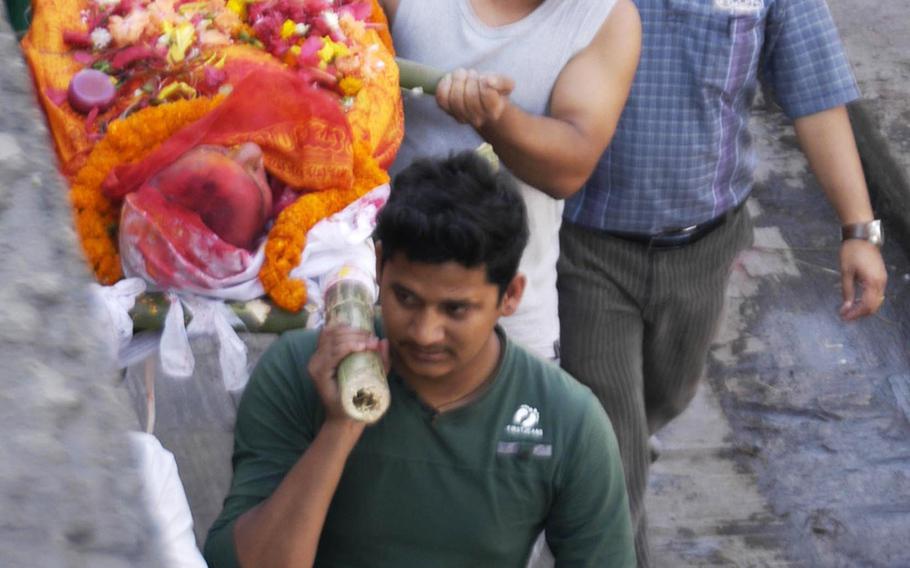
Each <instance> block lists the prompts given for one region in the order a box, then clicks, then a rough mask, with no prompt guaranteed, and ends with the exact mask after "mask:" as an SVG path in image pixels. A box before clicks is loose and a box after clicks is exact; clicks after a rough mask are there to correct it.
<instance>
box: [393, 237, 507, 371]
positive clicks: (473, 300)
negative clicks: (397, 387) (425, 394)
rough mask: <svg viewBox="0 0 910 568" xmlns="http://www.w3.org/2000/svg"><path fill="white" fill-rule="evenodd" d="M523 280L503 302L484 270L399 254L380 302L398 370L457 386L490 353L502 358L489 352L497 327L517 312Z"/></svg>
mask: <svg viewBox="0 0 910 568" xmlns="http://www.w3.org/2000/svg"><path fill="white" fill-rule="evenodd" d="M523 278H524V277H523V276H517V277H516V280H520V283H519V284H517V285H516V284H515V283H514V282H513V284H511V285H510V286H509V289H507V291H506V294H505V295H504V296H503V298H502V300H501V301H500V298H499V288H498V287H497V286H496V285H495V284H491V283H490V282H489V281H488V280H487V275H486V269H485V267H483V266H480V267H474V268H465V267H464V266H462V265H461V264H458V263H456V262H446V263H443V264H426V263H421V262H412V261H410V260H408V258H407V257H406V256H405V255H404V254H401V253H399V254H395V255H394V256H392V257H391V258H389V259H387V260H386V261H385V263H384V265H383V266H382V267H381V272H380V278H379V283H380V303H381V305H382V319H383V324H384V328H385V333H386V336H387V337H388V339H389V343H390V347H391V351H392V357H393V366H394V368H395V370H396V371H397V372H398V373H399V374H401V375H402V376H404V377H405V378H408V379H414V380H418V381H427V380H431V381H437V380H453V381H458V380H460V379H461V378H463V377H465V376H470V375H471V374H472V373H473V372H474V371H475V370H476V369H477V368H482V367H483V365H484V364H486V363H489V362H488V361H486V359H485V357H487V356H488V355H489V353H491V352H492V353H493V354H494V357H495V356H496V355H498V350H496V349H494V350H492V351H491V350H490V344H489V342H491V341H497V340H496V338H495V335H494V333H493V327H494V326H495V325H496V321H497V320H498V319H499V317H500V316H503V315H510V314H511V313H513V312H514V311H515V308H517V306H518V301H519V300H520V299H521V291H522V289H523V283H524V280H523Z"/></svg>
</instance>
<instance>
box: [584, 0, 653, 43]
mask: <svg viewBox="0 0 910 568" xmlns="http://www.w3.org/2000/svg"><path fill="white" fill-rule="evenodd" d="M617 41H619V42H621V43H640V42H641V17H639V15H638V8H636V7H635V3H634V2H632V0H616V5H615V6H613V9H612V10H611V11H610V15H609V16H607V19H606V20H604V23H603V25H602V26H600V30H599V31H598V32H597V35H596V36H594V40H593V42H592V43H602V42H608V43H610V44H611V45H613V46H615V45H617V43H616V42H617Z"/></svg>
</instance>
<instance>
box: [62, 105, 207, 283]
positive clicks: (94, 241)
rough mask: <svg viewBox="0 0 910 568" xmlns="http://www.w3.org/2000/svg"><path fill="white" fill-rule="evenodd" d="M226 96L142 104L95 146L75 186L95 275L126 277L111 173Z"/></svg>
mask: <svg viewBox="0 0 910 568" xmlns="http://www.w3.org/2000/svg"><path fill="white" fill-rule="evenodd" d="M220 102H221V98H220V97H219V98H215V99H209V98H196V99H191V100H181V101H176V102H173V103H169V104H166V105H161V106H157V107H148V108H145V109H142V110H140V111H138V112H136V113H135V114H132V115H130V116H128V117H127V118H124V119H120V120H116V121H114V122H112V123H111V124H110V126H109V127H108V130H107V134H106V135H105V137H104V138H103V139H101V141H100V142H98V144H96V145H95V147H94V148H93V149H92V152H91V154H90V155H89V157H88V160H87V161H86V163H85V165H84V166H83V167H82V169H80V170H79V173H78V174H76V178H75V180H74V181H73V184H72V188H71V189H70V200H71V201H72V204H73V212H74V216H75V223H76V232H77V233H78V234H79V240H80V241H81V243H82V250H83V251H84V252H85V256H86V259H87V260H88V262H89V264H90V265H91V267H92V270H93V271H94V273H95V276H96V278H97V279H98V281H99V282H101V283H102V284H105V285H111V284H114V283H115V282H117V281H118V280H120V279H121V278H123V270H122V268H121V266H120V254H119V253H118V251H117V225H118V224H119V215H120V208H119V207H117V206H115V205H114V204H113V203H111V201H110V200H109V199H108V198H107V197H105V196H104V194H103V193H101V184H102V183H103V182H104V179H105V178H106V177H107V175H108V173H110V171H111V170H112V169H113V168H114V167H116V166H119V165H121V164H125V163H129V162H135V161H138V160H141V159H142V158H144V157H145V156H147V155H148V154H149V153H151V152H152V150H154V149H155V148H156V147H158V145H160V144H161V143H162V142H164V141H165V140H167V139H168V138H170V137H171V136H172V135H173V134H174V133H175V132H177V131H178V130H180V129H181V128H183V127H184V126H186V125H187V124H189V123H191V122H194V121H196V120H198V119H200V118H202V117H203V116H204V115H205V114H207V113H208V112H209V111H211V110H212V109H213V108H215V106H217V105H218V104H219V103H220Z"/></svg>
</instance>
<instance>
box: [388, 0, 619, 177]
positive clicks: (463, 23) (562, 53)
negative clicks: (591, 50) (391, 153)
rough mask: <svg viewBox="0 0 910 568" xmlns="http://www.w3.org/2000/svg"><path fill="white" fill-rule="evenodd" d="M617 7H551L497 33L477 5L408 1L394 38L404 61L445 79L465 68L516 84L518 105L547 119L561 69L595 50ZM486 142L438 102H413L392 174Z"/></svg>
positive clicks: (603, 1) (576, 1)
mask: <svg viewBox="0 0 910 568" xmlns="http://www.w3.org/2000/svg"><path fill="white" fill-rule="evenodd" d="M614 2H615V0H544V2H543V3H542V4H541V5H540V6H538V7H537V9H535V10H534V11H533V12H532V13H530V14H529V15H527V16H525V17H524V18H522V19H521V20H519V21H517V22H514V23H511V24H508V25H505V26H498V27H491V26H488V25H486V24H484V23H483V22H481V21H480V19H479V18H478V17H477V15H476V14H475V12H474V9H473V8H472V7H471V2H470V0H401V2H400V3H399V5H398V10H397V11H396V13H395V20H394V23H393V26H392V35H393V38H394V40H395V50H396V52H397V53H398V55H400V56H401V57H404V58H407V59H412V60H414V61H419V62H421V63H425V64H427V65H431V66H433V67H436V68H438V69H440V70H443V71H451V70H454V69H457V68H459V67H461V68H464V69H476V70H478V71H489V72H495V73H501V74H504V75H508V76H510V77H511V78H512V79H514V80H515V83H516V85H515V90H514V92H513V93H512V96H511V100H512V102H513V103H515V104H517V105H518V106H519V107H520V108H522V109H523V110H525V111H527V112H529V113H532V114H537V115H542V114H546V112H547V110H548V107H549V100H550V93H551V92H552V91H553V85H554V84H555V83H556V78H557V77H558V76H559V73H560V72H561V71H562V68H563V67H565V65H566V63H568V61H569V60H570V59H571V58H572V57H573V56H574V55H575V54H576V53H578V52H579V51H580V50H581V49H583V48H584V47H586V46H587V45H588V44H589V43H591V40H592V39H593V38H594V35H595V34H596V33H597V31H598V30H599V29H600V27H601V25H602V24H603V22H604V20H605V19H606V18H607V16H608V15H609V14H610V11H611V10H612V8H613V4H614ZM578 88H580V89H583V88H584V85H579V86H578ZM482 142H483V141H482V140H481V138H480V136H479V135H478V134H477V133H476V132H475V131H474V129H472V128H471V127H469V126H465V125H462V124H459V123H458V122H456V121H455V120H454V119H452V118H451V117H450V116H448V115H447V114H445V113H444V112H442V111H441V110H440V109H439V108H438V107H437V106H436V101H435V99H434V98H433V97H429V96H417V97H415V96H406V98H405V139H404V142H403V143H402V146H401V149H400V150H399V152H398V159H397V160H396V163H395V166H394V167H393V169H392V171H393V173H396V172H397V171H399V170H400V169H401V168H402V167H404V166H405V165H407V164H409V163H411V161H412V160H413V159H414V158H415V157H417V156H422V155H439V154H443V155H445V154H448V153H449V152H450V151H452V150H456V151H457V150H464V149H473V148H476V147H477V146H479V145H480V144H481V143H482Z"/></svg>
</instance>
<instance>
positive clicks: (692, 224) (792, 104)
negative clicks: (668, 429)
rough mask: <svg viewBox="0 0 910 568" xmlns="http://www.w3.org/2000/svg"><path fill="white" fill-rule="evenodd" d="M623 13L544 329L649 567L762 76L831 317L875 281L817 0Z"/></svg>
mask: <svg viewBox="0 0 910 568" xmlns="http://www.w3.org/2000/svg"><path fill="white" fill-rule="evenodd" d="M635 4H636V5H637V7H638V10H639V12H640V13H641V19H642V28H643V38H642V56H641V63H640V65H639V69H638V73H637V75H636V78H635V82H634V84H633V87H632V93H631V95H630V97H629V101H628V103H627V107H626V109H625V111H624V113H623V115H622V118H621V120H620V123H619V126H618V129H617V131H616V134H615V136H614V137H613V141H612V143H611V144H610V147H609V148H608V150H607V152H606V153H605V154H604V155H603V157H602V158H601V160H600V163H599V165H598V167H597V169H596V170H595V172H594V174H593V176H592V177H591V178H590V180H588V182H587V184H586V185H585V186H584V187H583V188H582V190H581V191H580V192H579V193H577V194H576V195H575V196H574V197H572V198H571V199H570V200H569V201H568V202H567V203H566V208H565V213H564V224H563V227H562V230H561V233H560V246H561V257H560V261H559V319H560V321H561V322H562V329H561V338H562V351H561V356H562V363H563V366H564V367H565V368H566V370H568V371H569V372H570V373H571V374H572V375H574V376H575V377H577V378H578V379H579V380H581V381H582V382H584V383H586V384H587V385H589V386H590V387H591V388H592V390H593V391H594V392H595V394H597V396H598V397H599V398H600V400H601V402H602V403H603V405H604V407H605V408H606V410H607V413H608V414H609V416H610V419H611V420H612V422H613V425H614V427H615V429H616V434H617V437H618V439H619V444H620V448H621V451H622V457H623V465H624V467H625V471H626V485H627V487H628V490H629V498H630V507H631V509H632V516H633V522H634V523H636V530H637V538H636V549H637V554H638V558H639V565H640V566H647V565H648V564H649V561H648V546H647V535H646V531H645V520H644V508H643V498H644V491H645V487H646V486H647V472H648V466H649V464H650V461H651V457H650V452H649V445H648V439H649V436H651V435H652V434H654V433H655V432H657V431H658V430H659V429H660V428H661V427H663V426H664V425H665V424H667V422H669V421H670V420H671V419H673V418H674V417H676V416H677V415H678V414H679V413H680V412H682V410H683V409H684V408H685V407H686V405H687V404H688V403H689V401H690V400H691V398H692V396H693V395H694V393H695V388H696V384H697V382H698V379H699V377H700V375H701V373H702V370H703V367H704V362H705V359H706V356H707V350H708V347H709V344H710V342H711V340H712V337H713V333H714V330H715V328H716V325H717V323H718V320H719V317H720V312H721V308H722V305H723V298H724V291H725V288H726V283H727V280H728V276H729V272H730V267H731V265H732V262H733V258H734V257H735V255H736V254H737V252H738V251H739V250H741V249H742V248H744V247H746V246H748V245H749V244H750V243H751V239H752V228H751V225H750V222H749V219H748V215H747V214H745V212H743V211H742V204H743V203H744V201H745V200H746V197H747V196H748V195H749V192H750V191H751V189H752V172H753V168H754V164H755V153H754V150H753V148H752V142H751V139H750V136H749V132H748V119H749V112H750V108H751V105H752V102H753V99H754V96H755V93H756V90H757V88H758V82H757V78H758V76H759V75H762V77H763V81H764V82H766V83H767V84H768V86H769V87H770V88H771V89H772V90H773V92H774V94H775V98H776V100H777V102H778V103H779V104H780V105H781V107H782V108H783V110H784V111H785V112H786V113H787V115H789V116H790V117H791V118H792V119H794V121H795V127H796V133H797V136H798V138H799V141H800V144H801V146H802V149H803V151H804V153H805V154H806V156H807V158H808V160H809V163H810V165H811V167H812V170H813V171H814V172H815V173H816V176H817V178H818V180H819V182H820V184H821V186H822V188H823V189H824V191H825V194H826V195H827V197H828V199H829V201H830V202H831V204H832V205H833V206H834V208H835V210H836V211H837V214H838V216H839V217H840V220H841V223H843V224H844V235H845V240H844V242H843V244H842V247H841V251H840V264H841V271H842V276H843V278H842V284H843V299H844V303H843V305H842V307H841V315H842V317H843V318H844V319H845V320H853V319H856V318H859V317H862V316H866V315H869V314H871V313H874V312H875V311H876V310H878V308H879V306H880V305H881V302H882V300H883V299H884V297H883V295H882V294H883V291H884V288H885V282H886V278H887V277H886V273H885V267H884V263H883V261H882V257H881V254H880V253H879V250H878V247H877V246H876V245H877V244H880V232H878V229H879V226H878V224H877V223H875V222H874V221H873V219H874V215H873V212H872V208H871V206H870V203H869V197H868V191H867V188H866V184H865V181H864V178H863V172H862V167H861V165H860V160H859V157H858V155H857V151H856V145H855V142H854V139H853V134H852V131H851V128H850V123H849V120H848V117H847V113H846V110H845V107H844V105H845V104H846V103H848V102H850V101H852V100H854V99H856V98H857V97H858V91H857V87H856V83H855V81H854V79H853V76H852V74H851V71H850V69H849V65H848V63H847V61H846V59H845V57H844V54H843V51H842V48H841V45H840V40H839V38H838V36H837V31H836V30H835V28H834V24H833V22H832V20H831V16H830V14H829V12H828V8H827V5H826V4H825V1H824V0H635ZM855 292H856V293H857V294H858V295H859V296H860V297H859V298H854V293H855Z"/></svg>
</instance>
